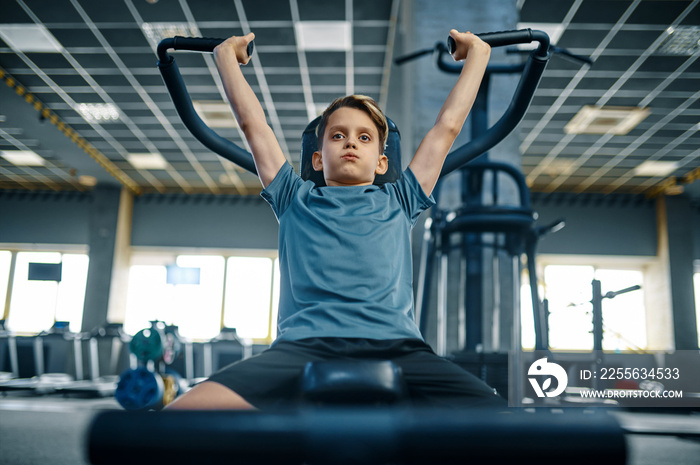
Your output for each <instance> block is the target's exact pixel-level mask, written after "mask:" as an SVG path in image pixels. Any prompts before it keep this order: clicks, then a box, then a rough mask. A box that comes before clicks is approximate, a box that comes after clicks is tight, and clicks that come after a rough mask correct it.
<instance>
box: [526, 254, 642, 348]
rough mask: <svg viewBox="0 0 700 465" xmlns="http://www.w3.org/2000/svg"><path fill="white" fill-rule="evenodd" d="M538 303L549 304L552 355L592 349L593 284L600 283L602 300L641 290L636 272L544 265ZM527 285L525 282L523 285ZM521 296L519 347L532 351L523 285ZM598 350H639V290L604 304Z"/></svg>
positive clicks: (529, 312)
mask: <svg viewBox="0 0 700 465" xmlns="http://www.w3.org/2000/svg"><path fill="white" fill-rule="evenodd" d="M543 277H544V286H543V287H542V288H541V289H540V298H543V297H544V298H546V299H547V301H548V303H549V345H550V347H551V348H552V349H554V350H585V351H589V350H592V349H593V333H592V330H593V314H592V309H593V305H592V304H591V299H592V284H591V283H592V281H593V280H594V279H597V280H599V281H600V282H601V288H602V294H603V295H605V294H606V293H607V292H610V291H619V290H622V289H627V288H630V287H632V286H635V285H640V286H641V285H642V284H643V273H642V271H641V270H638V269H614V268H612V267H611V268H596V267H594V266H591V265H547V266H545V267H544V273H543ZM524 282H526V281H524ZM521 291H522V294H521V295H522V298H521V301H522V306H521V308H522V312H521V314H522V323H523V333H522V340H523V347H526V348H533V347H534V345H535V336H534V329H533V326H534V323H533V316H532V304H531V302H532V301H531V299H530V289H529V286H528V285H524V286H523V287H522V288H521ZM602 306H603V349H604V350H609V351H625V350H634V351H636V350H639V349H644V348H645V347H646V345H647V340H646V318H645V309H644V289H643V287H642V289H641V290H636V291H631V292H626V293H624V294H620V295H618V296H616V297H614V298H612V299H608V298H605V299H603V303H602Z"/></svg>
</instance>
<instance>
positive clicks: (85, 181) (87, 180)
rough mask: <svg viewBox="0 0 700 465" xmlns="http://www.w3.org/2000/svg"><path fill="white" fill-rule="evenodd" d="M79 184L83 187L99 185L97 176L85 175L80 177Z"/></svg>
mask: <svg viewBox="0 0 700 465" xmlns="http://www.w3.org/2000/svg"><path fill="white" fill-rule="evenodd" d="M78 182H79V183H80V184H82V185H83V186H87V187H94V186H96V185H97V178H96V177H95V176H88V175H87V174H83V175H81V176H78Z"/></svg>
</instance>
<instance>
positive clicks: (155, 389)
mask: <svg viewBox="0 0 700 465" xmlns="http://www.w3.org/2000/svg"><path fill="white" fill-rule="evenodd" d="M186 388H187V386H186V382H185V381H184V380H183V378H182V376H180V374H179V373H177V372H176V371H174V370H171V369H170V368H167V369H166V370H165V372H164V373H162V374H161V373H155V372H153V371H151V370H149V369H147V368H146V367H138V368H135V369H132V370H127V371H125V372H124V373H122V375H121V376H120V377H119V383H117V389H116V391H115V392H114V397H115V398H116V400H117V402H118V403H119V405H121V406H122V407H124V409H126V410H160V409H161V408H163V407H165V406H166V405H168V404H170V403H171V402H172V401H173V400H175V399H176V398H177V396H179V395H180V394H182V393H183V392H184V390H185V389H186Z"/></svg>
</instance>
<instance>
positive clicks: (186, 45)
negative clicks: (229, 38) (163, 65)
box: [171, 36, 226, 52]
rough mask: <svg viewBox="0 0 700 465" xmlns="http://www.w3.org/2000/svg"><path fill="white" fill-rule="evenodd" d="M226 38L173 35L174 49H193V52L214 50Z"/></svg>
mask: <svg viewBox="0 0 700 465" xmlns="http://www.w3.org/2000/svg"><path fill="white" fill-rule="evenodd" d="M224 40H226V39H216V38H209V37H181V36H175V37H173V43H172V47H171V48H172V49H173V50H192V51H193V52H213V51H214V49H215V48H216V46H217V45H219V44H220V43H221V42H223V41H224Z"/></svg>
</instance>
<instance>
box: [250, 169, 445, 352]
mask: <svg viewBox="0 0 700 465" xmlns="http://www.w3.org/2000/svg"><path fill="white" fill-rule="evenodd" d="M261 195H262V197H263V198H264V199H265V200H266V201H267V202H268V203H269V204H270V206H271V207H272V209H273V211H274V212H275V215H276V216H277V220H278V221H279V223H280V229H279V265H280V302H279V317H278V320H277V325H278V333H277V334H278V340H298V339H304V338H309V337H346V338H366V339H402V338H419V339H422V336H421V334H420V331H419V330H418V327H417V326H416V324H415V320H414V316H413V263H412V255H411V244H410V231H411V229H412V228H413V226H414V225H415V223H416V220H417V219H418V216H419V215H420V213H421V212H423V211H424V210H426V209H427V208H430V207H431V206H433V205H434V204H435V201H434V200H433V198H432V197H428V196H426V195H425V192H423V189H422V188H421V186H420V184H419V183H418V181H417V180H416V177H415V175H414V174H413V172H412V171H411V170H410V169H407V170H406V171H404V172H403V174H402V175H401V177H400V178H399V180H398V181H396V182H394V183H387V184H385V185H384V186H382V187H380V186H376V185H371V186H349V187H345V186H343V187H335V186H325V187H320V188H318V187H316V186H315V184H314V183H313V182H312V181H306V182H304V181H303V180H302V179H301V178H300V177H299V175H297V174H296V173H295V172H294V170H293V169H292V166H291V165H290V164H288V163H285V164H284V166H283V167H282V168H280V171H279V173H277V176H276V177H275V178H274V179H273V181H272V182H271V183H270V184H269V185H268V186H267V188H265V189H264V190H263V192H262V194H261Z"/></svg>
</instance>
